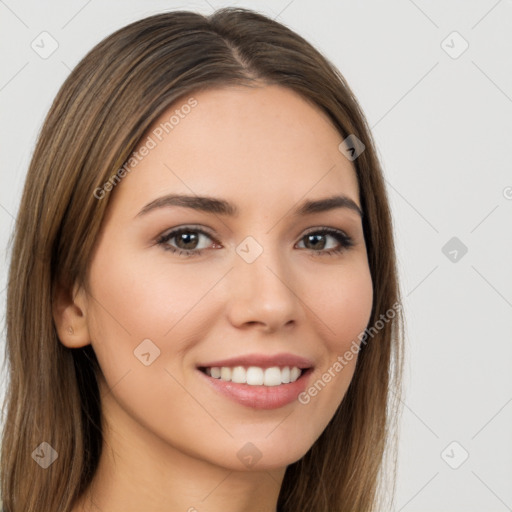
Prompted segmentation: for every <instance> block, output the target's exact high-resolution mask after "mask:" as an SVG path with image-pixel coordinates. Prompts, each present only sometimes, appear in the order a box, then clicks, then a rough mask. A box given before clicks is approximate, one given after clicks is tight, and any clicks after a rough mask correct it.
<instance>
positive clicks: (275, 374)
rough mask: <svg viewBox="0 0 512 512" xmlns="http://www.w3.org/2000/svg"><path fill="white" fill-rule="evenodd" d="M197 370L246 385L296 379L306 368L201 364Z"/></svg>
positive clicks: (288, 381) (209, 375)
mask: <svg viewBox="0 0 512 512" xmlns="http://www.w3.org/2000/svg"><path fill="white" fill-rule="evenodd" d="M199 370H200V371H201V372H203V373H204V374H206V375H208V377H211V378H213V379H219V380H221V381H224V382H234V383H235V384H246V385H248V386H266V387H273V386H280V385H283V384H291V383H293V382H295V381H297V380H298V379H299V378H300V377H301V376H302V374H303V373H305V372H306V371H307V370H308V369H307V368H304V369H301V368H299V367H297V366H291V367H290V366H283V367H279V366H271V367H269V368H262V367H260V366H249V367H244V366H233V367H230V366H203V367H199Z"/></svg>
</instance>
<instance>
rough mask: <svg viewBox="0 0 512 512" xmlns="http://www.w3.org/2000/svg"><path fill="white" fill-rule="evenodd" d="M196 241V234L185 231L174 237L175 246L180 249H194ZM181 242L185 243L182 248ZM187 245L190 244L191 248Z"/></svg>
mask: <svg viewBox="0 0 512 512" xmlns="http://www.w3.org/2000/svg"><path fill="white" fill-rule="evenodd" d="M198 239H199V236H198V235H197V233H193V232H191V231H185V232H183V233H180V234H179V235H177V236H176V245H177V246H178V247H179V248H180V249H195V248H196V245H197V241H198ZM181 242H184V243H185V246H184V247H183V246H182V244H181ZM189 244H192V246H190V245H189Z"/></svg>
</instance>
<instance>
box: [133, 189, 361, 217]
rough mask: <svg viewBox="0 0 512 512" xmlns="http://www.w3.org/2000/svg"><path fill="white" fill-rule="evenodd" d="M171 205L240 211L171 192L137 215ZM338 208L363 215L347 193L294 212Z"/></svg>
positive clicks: (211, 199)
mask: <svg viewBox="0 0 512 512" xmlns="http://www.w3.org/2000/svg"><path fill="white" fill-rule="evenodd" d="M169 206H181V207H183V208H191V209H193V210H199V211H202V212H206V213H215V214H218V215H226V216H230V217H237V216H238V215H239V213H240V211H239V209H238V208H237V207H236V206H235V205H234V204H232V203H230V202H228V201H226V200H225V199H219V198H215V197H204V196H189V195H182V194H169V195H166V196H163V197H159V198H157V199H155V200H154V201H151V202H150V203H148V204H147V205H146V206H144V208H142V210H141V211H140V212H139V213H138V214H137V215H136V217H139V216H141V215H145V214H147V213H149V212H150V211H153V210H155V209H157V208H165V207H169ZM336 208H347V209H349V210H352V211H354V212H356V213H357V214H358V215H359V216H360V217H363V212H362V210H361V208H360V207H359V206H358V205H357V203H356V202H355V201H353V200H352V199H350V197H347V196H345V195H336V196H331V197H326V198H322V199H315V200H307V201H304V202H303V203H300V204H299V205H298V206H296V207H295V208H294V209H293V210H292V214H293V215H295V216H306V215H310V214H313V213H320V212H325V211H329V210H334V209H336Z"/></svg>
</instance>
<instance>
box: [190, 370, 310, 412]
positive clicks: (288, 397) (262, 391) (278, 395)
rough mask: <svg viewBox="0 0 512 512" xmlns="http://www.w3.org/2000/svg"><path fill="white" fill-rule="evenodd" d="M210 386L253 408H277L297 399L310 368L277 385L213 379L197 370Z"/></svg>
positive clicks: (303, 387)
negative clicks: (298, 375)
mask: <svg viewBox="0 0 512 512" xmlns="http://www.w3.org/2000/svg"><path fill="white" fill-rule="evenodd" d="M197 371H198V372H199V373H200V374H201V375H202V376H203V377H204V378H205V379H207V381H208V383H209V384H210V386H212V387H213V388H214V389H215V390H216V391H219V392H220V393H222V394H223V395H225V396H227V397H228V398H231V399H232V400H234V401H235V402H238V403H239V404H242V405H245V406H246V407H251V408H253V409H278V408H279V407H284V406H285V405H288V404H290V403H292V402H293V401H295V400H297V397H298V396H299V395H300V394H301V393H302V392H303V391H304V390H305V389H306V387H307V383H308V380H309V376H310V374H311V372H312V368H309V369H308V370H306V371H305V372H304V373H303V374H302V375H301V376H300V377H299V378H298V379H297V380H296V381H295V382H290V383H289V384H280V385H279V386H250V385H249V384H237V383H235V382H228V381H224V380H221V379H214V378H213V377H210V376H209V375H206V373H203V372H202V371H201V370H197Z"/></svg>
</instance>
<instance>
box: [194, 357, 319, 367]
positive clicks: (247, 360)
mask: <svg viewBox="0 0 512 512" xmlns="http://www.w3.org/2000/svg"><path fill="white" fill-rule="evenodd" d="M222 366H228V367H233V366H258V367H260V368H271V367H273V366H281V367H282V366H292V367H293V366H296V367H297V368H300V369H307V368H311V367H312V366H313V363H312V362H311V361H310V360H309V359H306V358H305V357H300V356H296V355H294V354H286V353H282V354H275V355H268V354H246V355H242V356H237V357H232V358H230V359H222V360H218V361H211V362H208V363H204V364H199V365H198V368H213V367H222Z"/></svg>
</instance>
